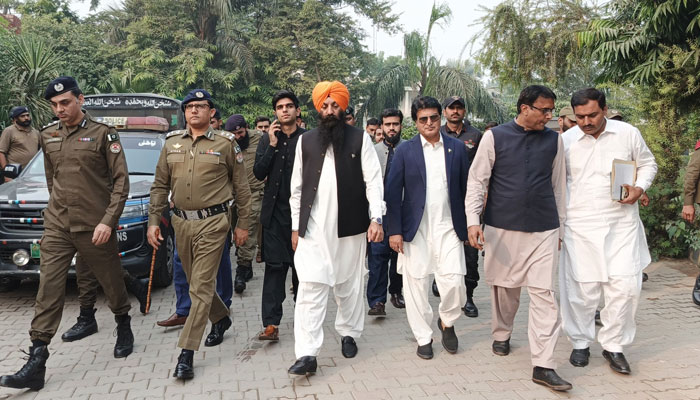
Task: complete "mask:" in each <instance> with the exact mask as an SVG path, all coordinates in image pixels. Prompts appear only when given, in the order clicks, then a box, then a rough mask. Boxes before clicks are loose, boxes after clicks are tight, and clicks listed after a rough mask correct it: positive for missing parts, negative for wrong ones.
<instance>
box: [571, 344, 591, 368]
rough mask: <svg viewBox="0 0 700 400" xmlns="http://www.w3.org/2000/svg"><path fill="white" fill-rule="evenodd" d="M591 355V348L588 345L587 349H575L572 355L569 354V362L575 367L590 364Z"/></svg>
mask: <svg viewBox="0 0 700 400" xmlns="http://www.w3.org/2000/svg"><path fill="white" fill-rule="evenodd" d="M590 356H591V350H590V349H589V348H588V347H586V348H585V349H573V350H572V351H571V356H569V362H570V363H571V365H573V366H574V367H585V366H586V365H588V358H589V357H590Z"/></svg>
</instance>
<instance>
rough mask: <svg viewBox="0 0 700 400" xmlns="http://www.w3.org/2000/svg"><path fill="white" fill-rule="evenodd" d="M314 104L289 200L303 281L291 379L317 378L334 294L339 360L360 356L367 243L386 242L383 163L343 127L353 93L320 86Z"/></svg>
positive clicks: (365, 140)
mask: <svg viewBox="0 0 700 400" xmlns="http://www.w3.org/2000/svg"><path fill="white" fill-rule="evenodd" d="M312 98H313V101H314V106H315V107H316V110H317V111H318V112H319V114H320V121H319V127H318V128H316V129H314V130H311V131H309V132H307V133H305V134H304V135H302V137H301V138H300V139H299V143H298V145H297V148H296V154H295V159H294V169H293V172H292V182H291V197H290V199H289V205H290V207H291V209H292V248H293V249H295V251H296V252H295V253H294V265H295V266H296V268H297V273H298V274H299V289H298V292H297V302H296V306H295V310H294V340H295V353H296V356H297V361H296V362H295V363H294V365H292V367H291V368H289V373H290V374H292V375H306V374H309V373H314V372H316V356H317V355H318V353H319V351H320V349H321V345H322V344H323V320H324V319H325V316H326V308H327V303H328V296H329V294H330V289H331V288H333V294H334V298H335V302H336V304H337V305H338V312H337V313H336V319H335V330H336V331H337V332H338V333H339V334H340V336H342V340H341V342H342V354H343V356H344V357H346V358H352V357H355V355H356V354H357V345H356V343H355V339H356V338H359V337H360V335H361V334H362V330H363V328H364V301H363V297H364V296H363V293H362V289H363V287H362V286H363V283H364V275H365V272H366V269H365V268H364V265H365V254H366V251H367V241H368V240H370V241H373V242H378V241H381V240H382V239H383V236H384V235H383V234H384V232H383V230H382V226H381V224H382V215H383V214H384V209H385V207H384V201H383V200H382V192H383V187H382V173H381V171H380V167H379V160H378V159H377V152H376V151H375V150H374V147H373V146H372V140H371V139H370V138H369V136H367V135H366V134H365V133H364V132H363V131H362V129H358V128H355V127H352V126H350V125H347V124H346V123H345V122H344V118H343V117H344V110H345V109H346V108H347V106H348V103H349V101H350V93H349V92H348V89H347V88H346V87H345V85H343V84H342V83H340V82H337V81H334V82H321V83H319V84H318V85H316V87H315V88H314V91H313V93H312ZM370 219H371V222H370Z"/></svg>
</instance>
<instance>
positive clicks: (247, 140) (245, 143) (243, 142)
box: [236, 131, 250, 150]
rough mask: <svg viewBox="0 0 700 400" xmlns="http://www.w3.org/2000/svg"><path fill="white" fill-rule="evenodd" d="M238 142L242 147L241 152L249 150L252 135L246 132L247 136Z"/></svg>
mask: <svg viewBox="0 0 700 400" xmlns="http://www.w3.org/2000/svg"><path fill="white" fill-rule="evenodd" d="M236 142H237V143H238V145H239V146H241V150H245V149H247V148H248V146H250V135H249V134H248V131H246V133H245V136H243V137H242V138H240V139H237V140H236Z"/></svg>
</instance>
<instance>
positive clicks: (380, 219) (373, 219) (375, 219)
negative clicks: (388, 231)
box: [372, 217, 382, 225]
mask: <svg viewBox="0 0 700 400" xmlns="http://www.w3.org/2000/svg"><path fill="white" fill-rule="evenodd" d="M372 222H376V223H378V224H379V225H381V224H382V218H381V217H379V218H372Z"/></svg>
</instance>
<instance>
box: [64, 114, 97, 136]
mask: <svg viewBox="0 0 700 400" xmlns="http://www.w3.org/2000/svg"><path fill="white" fill-rule="evenodd" d="M89 119H90V116H89V115H88V114H87V113H84V114H83V119H82V120H81V121H80V123H78V125H76V126H73V127H70V128H69V127H67V126H66V127H65V128H66V132H67V133H68V135H71V134H73V133H75V132H77V131H78V128H86V127H87V126H88V124H89V122H88V121H89ZM61 124H62V123H61V122H59V123H58V129H61Z"/></svg>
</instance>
